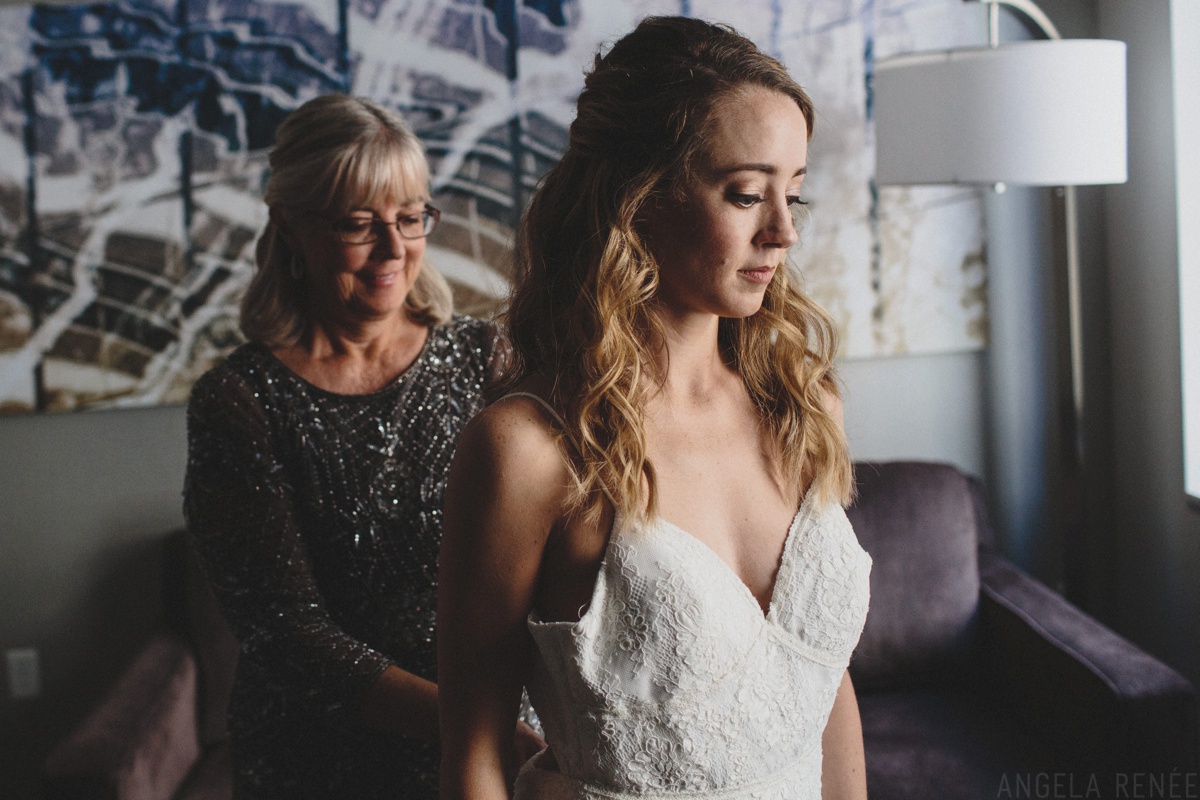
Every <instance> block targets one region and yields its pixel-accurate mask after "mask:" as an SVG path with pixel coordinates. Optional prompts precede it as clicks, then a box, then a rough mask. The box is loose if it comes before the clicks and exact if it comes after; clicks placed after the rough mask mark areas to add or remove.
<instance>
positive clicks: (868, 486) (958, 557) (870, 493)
mask: <svg viewBox="0 0 1200 800" xmlns="http://www.w3.org/2000/svg"><path fill="white" fill-rule="evenodd" d="M855 475H856V480H857V485H858V494H857V498H856V500H855V502H854V504H853V505H852V506H851V508H849V509H848V510H847V514H848V515H849V517H850V521H851V522H852V523H853V525H854V530H855V533H857V535H858V539H859V541H860V542H861V543H862V546H863V548H865V549H866V551H867V552H868V553H870V554H871V558H872V559H873V561H874V566H873V567H872V570H871V610H870V612H869V613H868V615H867V622H866V627H865V628H864V629H863V634H862V639H861V640H860V641H859V645H858V649H857V650H856V651H855V655H854V658H853V659H852V661H851V665H850V666H851V674H852V676H853V678H854V681H855V685H856V686H857V687H858V688H859V690H868V691H869V690H871V689H881V688H889V687H890V688H894V687H899V686H915V685H920V684H922V683H925V682H928V681H929V680H932V679H936V678H937V677H938V676H939V675H941V674H944V673H945V672H947V671H948V670H953V669H955V668H957V667H959V666H960V665H961V664H962V663H963V662H964V661H965V660H966V658H967V657H968V655H969V648H970V643H971V639H972V634H973V631H974V626H975V619H976V616H977V613H978V608H979V565H978V558H977V548H978V527H977V520H976V503H975V498H974V496H973V492H972V489H971V484H970V483H969V481H968V478H967V477H966V476H965V475H964V474H963V473H961V472H959V471H958V470H957V469H955V468H954V467H952V466H949V465H946V464H932V463H925V462H890V463H879V464H876V463H860V464H858V465H856V467H855Z"/></svg>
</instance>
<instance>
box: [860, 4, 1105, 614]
mask: <svg viewBox="0 0 1200 800" xmlns="http://www.w3.org/2000/svg"><path fill="white" fill-rule="evenodd" d="M966 2H976V3H980V4H982V5H983V6H986V7H987V11H988V29H989V44H988V46H986V47H985V46H981V47H970V48H958V49H953V50H941V51H932V52H919V53H908V54H905V55H900V56H896V57H893V58H888V59H881V60H880V61H878V62H876V64H875V72H874V84H873V87H874V97H873V99H874V106H873V107H874V120H875V154H876V169H875V179H876V183H877V184H879V185H886V184H901V185H913V184H985V185H992V186H995V187H996V189H997V190H998V191H1003V188H1004V185H1005V184H1013V185H1027V186H1055V187H1063V210H1064V223H1063V226H1064V236H1065V247H1064V250H1065V261H1066V264H1065V265H1063V267H1064V268H1065V270H1066V278H1067V303H1066V306H1067V308H1066V317H1067V325H1068V331H1069V334H1068V335H1069V340H1070V347H1069V363H1070V375H1071V380H1070V387H1071V388H1070V398H1069V399H1066V398H1064V402H1063V403H1062V405H1063V406H1064V408H1065V409H1066V411H1067V413H1066V414H1065V417H1064V425H1063V436H1064V442H1063V457H1064V462H1065V463H1064V464H1063V480H1064V499H1065V506H1066V507H1065V508H1064V515H1065V520H1064V522H1065V525H1066V527H1065V530H1064V547H1065V549H1066V553H1067V559H1068V562H1070V561H1071V559H1072V557H1073V556H1081V555H1083V551H1084V548H1085V540H1084V530H1083V506H1084V502H1083V469H1084V463H1085V460H1084V455H1085V454H1084V444H1083V436H1084V430H1083V414H1084V384H1083V332H1082V321H1081V300H1080V279H1079V252H1078V251H1079V242H1078V232H1077V210H1076V201H1075V186H1079V185H1091V184H1112V183H1124V182H1125V180H1126V111H1125V43H1124V42H1119V41H1107V40H1097V39H1063V38H1062V37H1061V36H1060V35H1059V33H1058V30H1057V29H1056V28H1055V27H1054V24H1053V23H1052V22H1051V21H1050V19H1049V18H1048V17H1047V16H1046V15H1045V13H1044V12H1043V11H1042V10H1041V9H1040V8H1038V7H1037V6H1036V5H1034V3H1033V2H1031V0H966ZM1001 5H1004V6H1008V7H1009V8H1011V9H1013V10H1015V11H1017V12H1020V13H1021V14H1023V15H1024V16H1025V17H1027V18H1028V19H1029V20H1030V21H1031V22H1032V23H1033V25H1034V26H1035V27H1036V28H1038V29H1039V30H1040V31H1041V32H1042V33H1043V34H1044V35H1045V36H1046V39H1045V40H1035V41H1021V42H1009V43H1005V44H1001V43H1000V34H999V29H1000V18H999V14H1000V6H1001ZM1069 570H1070V563H1068V565H1067V571H1068V572H1069ZM1071 583H1072V581H1071V578H1070V577H1069V576H1068V578H1067V590H1068V592H1072V590H1074V591H1076V592H1078V591H1082V589H1083V587H1081V586H1072V585H1071Z"/></svg>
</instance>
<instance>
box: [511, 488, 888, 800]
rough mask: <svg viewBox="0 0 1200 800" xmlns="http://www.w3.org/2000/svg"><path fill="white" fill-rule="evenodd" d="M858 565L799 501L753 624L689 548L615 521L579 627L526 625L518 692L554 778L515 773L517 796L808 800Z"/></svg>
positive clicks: (674, 532)
mask: <svg viewBox="0 0 1200 800" xmlns="http://www.w3.org/2000/svg"><path fill="white" fill-rule="evenodd" d="M870 566H871V559H870V557H869V556H868V555H867V554H866V552H864V551H863V549H862V548H861V547H860V546H859V544H858V541H857V539H856V538H855V536H854V531H853V530H852V529H851V527H850V522H849V520H848V519H847V518H846V515H845V513H844V512H843V510H842V509H841V507H840V506H838V505H836V504H830V505H820V504H819V503H818V502H817V500H816V499H815V496H814V493H809V495H808V497H806V498H805V500H804V503H803V504H802V505H801V507H800V510H799V511H798V512H797V513H796V516H795V518H794V519H793V521H792V525H791V528H790V529H789V532H788V536H787V540H786V542H785V544H784V549H783V554H782V560H781V562H780V567H779V572H778V574H777V577H776V582H775V587H774V593H773V595H772V598H771V603H770V607H769V610H768V612H767V614H766V615H765V616H764V615H763V612H762V608H761V607H760V606H759V603H758V601H757V600H756V599H755V597H754V595H753V594H752V593H751V592H750V590H749V589H748V588H747V587H746V586H745V584H743V583H742V582H741V580H740V579H739V578H738V577H737V575H736V574H735V573H734V572H733V570H732V569H731V568H730V567H729V566H728V565H727V564H726V563H725V562H724V561H722V560H721V559H720V557H718V556H717V555H716V553H715V552H713V551H712V550H711V549H710V548H708V547H707V546H706V545H704V544H703V543H701V542H700V541H699V540H698V539H696V538H695V537H693V536H691V535H690V534H688V533H687V532H686V531H684V530H682V529H680V528H678V527H677V526H675V525H672V524H670V523H669V522H666V521H664V520H661V519H660V520H655V521H653V522H651V523H649V524H645V525H634V524H630V523H628V522H627V521H625V520H622V519H619V518H618V519H617V520H616V521H615V522H614V525H613V532H612V535H611V538H610V541H609V544H608V550H607V552H606V554H605V558H604V563H603V565H602V567H601V569H600V574H599V576H598V577H597V579H596V586H595V590H594V593H593V596H592V600H591V603H590V605H589V606H588V608H587V610H586V612H585V613H584V615H583V617H582V618H581V619H580V620H579V621H578V622H575V623H571V622H541V621H539V620H538V619H537V618H536V616H531V618H530V620H529V630H530V632H531V634H532V636H533V640H534V642H535V644H536V647H537V654H538V658H537V659H536V662H535V665H534V669H533V674H532V676H531V678H530V685H529V692H530V696H531V697H532V699H533V704H534V706H535V707H536V708H537V710H538V713H539V715H540V717H541V719H542V722H543V724H544V726H545V731H546V740H547V741H548V742H549V743H550V749H551V751H552V752H553V753H554V756H555V759H556V761H557V764H558V770H559V771H558V772H553V771H550V770H546V769H541V768H539V767H538V766H537V764H536V762H535V763H531V764H530V765H527V766H526V768H525V770H524V771H523V772H522V774H521V777H520V779H519V780H518V784H517V794H516V796H517V798H521V799H522V800H529V799H532V798H537V800H568V799H569V800H584V799H586V800H593V798H594V799H596V800H598V799H599V798H622V797H638V798H647V797H679V798H683V797H688V798H694V797H703V798H722V800H733V799H734V798H739V799H740V798H762V799H763V800H776V799H777V800H797V798H814V799H815V798H819V797H820V786H821V734H822V732H823V731H824V728H825V722H826V720H827V719H828V717H829V711H830V709H831V707H832V705H833V700H834V696H835V694H836V692H837V689H838V686H839V684H840V682H841V678H842V674H843V672H844V670H845V668H846V665H847V663H848V661H849V658H850V654H851V652H852V651H853V649H854V646H855V644H856V643H857V641H858V637H859V634H860V633H861V631H862V626H863V622H864V620H865V618H866V613H867V600H868V595H869V584H868V577H869V573H870Z"/></svg>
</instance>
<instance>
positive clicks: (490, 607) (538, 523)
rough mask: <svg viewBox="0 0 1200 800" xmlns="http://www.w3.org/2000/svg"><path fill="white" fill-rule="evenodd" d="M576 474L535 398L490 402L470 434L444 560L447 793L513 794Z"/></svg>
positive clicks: (471, 799) (471, 797)
mask: <svg viewBox="0 0 1200 800" xmlns="http://www.w3.org/2000/svg"><path fill="white" fill-rule="evenodd" d="M565 476H566V473H565V467H564V465H563V464H562V461H561V460H560V458H559V454H558V449H557V446H556V445H555V442H554V438H553V435H552V434H551V432H550V430H549V428H548V426H547V425H546V423H545V422H544V420H543V419H542V417H541V412H540V410H538V409H537V408H536V407H535V406H534V405H533V402H532V401H530V400H524V401H522V400H509V401H504V402H502V403H499V404H497V405H493V406H491V407H490V408H488V409H487V410H485V411H484V412H483V413H482V414H480V415H479V416H478V417H476V418H475V419H474V420H473V421H472V422H471V423H470V424H469V425H468V426H467V428H466V430H465V431H464V432H463V435H462V438H461V439H460V440H459V445H458V450H457V452H456V454H455V457H454V463H453V465H452V466H451V468H450V479H449V482H448V484H447V486H446V511H445V522H444V526H443V533H442V550H441V559H440V563H439V576H440V577H439V592H438V684H439V687H440V690H441V693H440V706H441V708H440V710H441V731H442V768H441V797H442V798H443V800H484V799H485V798H487V799H488V800H492V799H494V800H506V798H508V797H509V788H510V785H511V783H510V779H511V777H512V775H513V774H514V771H515V766H516V765H515V764H514V763H513V761H514V759H513V757H512V753H513V749H512V739H513V720H514V719H515V717H516V714H517V707H518V705H519V702H520V695H521V686H522V683H523V680H524V677H525V674H526V667H527V664H528V660H529V657H530V652H531V647H532V643H531V641H530V638H529V633H528V630H527V628H526V619H527V618H528V615H529V612H530V609H531V608H532V607H533V602H534V595H535V592H536V589H537V584H538V577H539V570H540V566H541V561H542V554H543V552H544V550H545V547H546V542H547V539H548V538H549V536H550V534H551V531H552V530H553V529H554V528H555V526H556V525H557V522H558V517H559V515H560V513H561V505H562V502H563V497H564V495H565V488H566V477H565Z"/></svg>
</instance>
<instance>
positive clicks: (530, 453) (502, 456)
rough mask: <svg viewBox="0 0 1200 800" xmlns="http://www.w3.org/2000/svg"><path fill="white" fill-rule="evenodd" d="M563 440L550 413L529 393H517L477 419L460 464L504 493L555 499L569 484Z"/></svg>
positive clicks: (461, 442)
mask: <svg viewBox="0 0 1200 800" xmlns="http://www.w3.org/2000/svg"><path fill="white" fill-rule="evenodd" d="M558 440H559V435H558V423H557V421H556V420H555V419H554V417H553V415H552V414H551V413H550V412H549V411H548V410H547V408H546V407H545V406H543V405H542V404H541V403H540V402H539V401H538V400H536V399H534V397H532V396H530V395H528V394H524V393H513V394H509V395H506V396H504V397H502V398H500V399H498V400H496V401H495V402H494V403H492V404H491V405H489V406H488V407H486V408H485V409H483V410H482V411H480V412H479V413H478V414H476V415H475V417H474V418H473V419H472V420H471V422H470V423H469V424H468V425H467V426H466V428H465V429H464V430H463V433H462V437H461V439H460V440H459V443H458V451H457V454H456V456H455V460H456V461H457V462H461V466H460V469H463V470H465V471H467V472H471V473H475V477H476V478H477V479H482V480H484V481H485V482H486V483H487V484H489V485H491V486H494V487H495V488H496V489H498V490H499V491H501V492H507V491H519V492H521V493H524V494H525V495H526V496H527V497H530V499H532V496H533V495H535V494H537V495H542V494H550V495H553V494H555V493H556V490H559V489H561V488H562V487H565V486H566V483H567V467H566V464H565V462H564V461H563V457H562V452H561V449H560V446H559V441H558ZM539 489H540V491H539Z"/></svg>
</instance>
